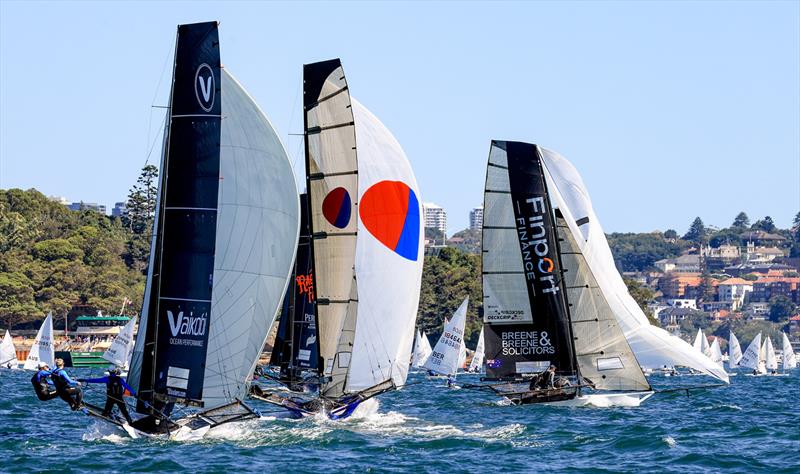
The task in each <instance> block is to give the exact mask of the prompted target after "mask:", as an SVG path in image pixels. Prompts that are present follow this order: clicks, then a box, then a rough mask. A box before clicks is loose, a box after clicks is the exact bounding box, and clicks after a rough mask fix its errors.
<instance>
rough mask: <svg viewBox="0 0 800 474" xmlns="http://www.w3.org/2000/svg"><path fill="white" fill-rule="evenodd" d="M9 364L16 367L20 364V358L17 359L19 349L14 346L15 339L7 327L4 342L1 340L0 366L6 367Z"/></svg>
mask: <svg viewBox="0 0 800 474" xmlns="http://www.w3.org/2000/svg"><path fill="white" fill-rule="evenodd" d="M8 365H11V367H12V368H14V369H16V368H17V366H19V360H17V350H16V349H15V348H14V341H13V340H12V339H11V332H10V331H9V330H8V329H6V335H5V336H3V342H0V367H6V366H8Z"/></svg>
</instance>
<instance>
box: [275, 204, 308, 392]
mask: <svg viewBox="0 0 800 474" xmlns="http://www.w3.org/2000/svg"><path fill="white" fill-rule="evenodd" d="M307 215H308V195H307V194H305V193H303V194H301V195H300V238H299V240H298V247H297V257H296V258H295V261H294V266H293V270H292V279H291V280H290V282H289V288H288V289H287V291H286V295H285V296H284V301H283V306H282V310H281V315H280V318H279V320H278V329H277V333H276V337H275V344H274V345H273V348H272V353H271V355H270V363H269V365H270V367H271V368H272V370H273V371H277V376H273V375H270V374H269V373H264V372H262V373H261V375H264V376H265V377H267V378H270V379H272V380H275V381H277V382H278V383H281V384H283V385H285V386H286V387H287V388H289V389H290V390H293V391H299V392H304V391H308V390H313V389H315V387H316V386H317V385H318V384H319V381H318V380H315V378H318V362H319V351H318V349H319V345H318V344H317V326H316V316H315V314H316V313H315V310H314V283H313V275H312V268H311V233H310V230H309V228H308V218H307Z"/></svg>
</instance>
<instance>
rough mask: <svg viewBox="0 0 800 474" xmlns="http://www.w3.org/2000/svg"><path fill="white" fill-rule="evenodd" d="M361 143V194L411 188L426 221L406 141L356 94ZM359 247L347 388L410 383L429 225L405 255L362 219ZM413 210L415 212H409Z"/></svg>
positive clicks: (421, 228)
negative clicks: (376, 188)
mask: <svg viewBox="0 0 800 474" xmlns="http://www.w3.org/2000/svg"><path fill="white" fill-rule="evenodd" d="M351 101H352V106H353V117H354V120H355V126H356V143H357V144H358V145H357V146H358V195H359V203H361V204H363V196H364V193H366V192H367V191H368V190H369V189H370V188H371V187H372V186H373V185H375V184H377V183H380V182H382V181H397V182H401V183H404V184H405V185H406V186H408V187H409V188H410V189H411V191H412V192H413V193H414V195H415V201H416V202H417V209H416V216H417V217H416V219H422V198H421V197H420V193H419V187H418V186H417V180H416V178H415V177H414V172H413V171H412V169H411V165H410V164H409V162H408V159H407V158H406V155H405V153H404V152H403V149H402V148H401V147H400V144H399V143H398V142H397V140H396V139H395V138H394V136H393V135H392V134H391V132H389V130H388V129H387V128H386V127H385V126H384V125H383V124H382V123H381V122H380V121H379V120H378V119H377V118H376V117H375V116H374V115H372V113H371V112H370V111H368V110H367V109H366V108H365V107H364V106H363V105H361V104H360V103H359V102H357V101H356V100H355V99H353V98H352V97H351ZM362 210H363V207H362V208H360V209H359V224H358V227H359V232H358V238H357V245H356V280H357V283H358V319H357V322H356V333H355V339H354V344H353V352H352V354H353V355H352V360H351V366H350V371H349V373H348V378H347V385H346V391H347V392H350V393H352V392H358V391H361V390H366V389H368V388H371V387H375V386H376V385H379V384H381V383H384V382H387V383H391V384H393V385H394V386H398V387H399V386H401V385H403V384H405V381H406V377H407V376H408V360H409V358H410V356H411V344H412V342H413V339H414V322H415V320H416V318H417V309H418V306H419V290H420V285H421V283H422V263H423V241H424V240H423V239H424V226H423V225H421V223H420V224H419V225H418V226H417V227H418V229H419V231H418V232H419V235H418V236H416V237H417V239H415V240H416V244H417V245H416V247H417V254H416V259H414V260H411V259H408V258H405V257H403V256H401V255H399V254H398V253H397V252H395V251H394V250H392V249H390V248H388V247H387V246H386V245H384V244H383V243H381V242H380V241H379V240H378V239H377V238H375V236H373V235H372V234H371V233H370V231H369V229H368V228H366V227H365V226H364V225H363V223H362V222H361V211H362ZM409 214H413V213H412V212H411V211H409Z"/></svg>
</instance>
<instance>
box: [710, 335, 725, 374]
mask: <svg viewBox="0 0 800 474" xmlns="http://www.w3.org/2000/svg"><path fill="white" fill-rule="evenodd" d="M708 351H709V353H710V354H711V355H710V358H711V360H712V361H714V363H715V364H717V365H719V366H720V367H722V366H723V364H722V350H721V349H720V347H719V338H718V337H715V338H714V342H712V343H711V347H710V348H709V350H708Z"/></svg>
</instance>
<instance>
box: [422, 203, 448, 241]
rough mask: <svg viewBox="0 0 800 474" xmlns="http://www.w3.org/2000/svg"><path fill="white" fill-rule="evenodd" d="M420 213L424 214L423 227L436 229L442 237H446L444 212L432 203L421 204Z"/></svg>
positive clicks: (445, 215)
mask: <svg viewBox="0 0 800 474" xmlns="http://www.w3.org/2000/svg"><path fill="white" fill-rule="evenodd" d="M422 211H423V213H424V214H425V227H428V228H431V229H437V230H438V231H439V232H441V233H442V235H446V233H447V213H446V212H445V210H444V209H442V207H441V206H437V205H436V204H434V203H432V202H423V203H422Z"/></svg>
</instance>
